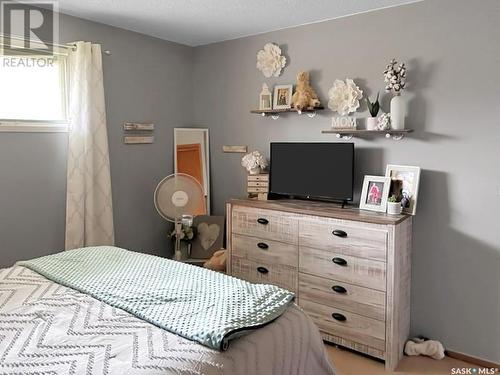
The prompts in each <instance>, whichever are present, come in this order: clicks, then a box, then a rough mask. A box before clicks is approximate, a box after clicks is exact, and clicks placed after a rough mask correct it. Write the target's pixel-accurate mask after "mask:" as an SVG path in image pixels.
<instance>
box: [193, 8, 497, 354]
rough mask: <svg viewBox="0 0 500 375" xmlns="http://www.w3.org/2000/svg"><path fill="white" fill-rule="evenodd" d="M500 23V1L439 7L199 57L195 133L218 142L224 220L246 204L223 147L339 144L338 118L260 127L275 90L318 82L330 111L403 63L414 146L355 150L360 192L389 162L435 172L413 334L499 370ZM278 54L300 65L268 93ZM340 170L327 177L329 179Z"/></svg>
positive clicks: (425, 191)
mask: <svg viewBox="0 0 500 375" xmlns="http://www.w3.org/2000/svg"><path fill="white" fill-rule="evenodd" d="M499 18H500V2H498V1H497V0H485V1H481V2H473V1H467V0H460V1H456V0H440V1H430V0H429V1H424V2H421V3H416V4H412V5H408V6H403V7H397V8H391V9H386V10H382V11H377V12H371V13H366V14H362V15H357V16H353V17H347V18H342V19H338V20H333V21H329V22H324V23H319V24H314V25H309V26H303V27H298V28H293V29H287V30H281V31H277V32H272V33H268V34H263V35H258V36H254V37H249V38H243V39H239V40H234V41H229V42H223V43H217V44H212V45H208V46H203V47H198V48H196V49H195V56H194V58H195V66H194V69H195V70H194V102H195V103H196V106H195V115H194V120H195V122H196V123H197V124H200V125H203V126H207V127H209V128H210V131H211V146H212V147H211V150H212V185H213V189H212V192H213V205H214V208H215V211H216V212H217V213H219V214H222V213H223V205H224V202H225V201H226V200H227V199H228V198H230V197H237V196H242V195H243V194H244V191H245V188H244V186H245V172H244V170H243V169H242V168H241V167H240V165H239V162H240V160H239V156H238V155H237V154H236V155H235V154H223V153H222V152H221V146H222V145H224V144H247V145H248V146H249V147H250V149H258V150H262V151H265V152H266V153H268V149H269V142H271V141H280V140H290V141H291V140H294V141H332V142H334V141H336V139H335V138H334V136H333V135H322V134H321V130H322V129H327V128H328V127H329V125H330V117H331V116H332V113H331V112H330V111H329V110H326V111H324V113H322V114H321V115H320V116H318V117H316V118H314V119H309V118H307V117H305V116H302V117H298V116H297V115H291V114H290V115H288V116H283V117H282V118H280V119H279V120H277V121H273V120H271V119H267V118H262V117H260V116H257V115H252V114H250V113H249V110H250V109H251V108H255V107H256V106H257V105H258V93H259V92H260V90H261V84H262V82H267V83H268V84H270V86H272V85H274V84H276V83H292V82H294V81H295V75H296V73H297V72H298V71H299V70H301V69H305V70H309V71H311V77H312V83H313V86H314V87H315V88H316V89H317V90H318V92H319V94H320V96H321V97H322V98H323V100H324V102H325V104H326V100H325V99H326V98H327V92H328V89H329V88H330V87H331V85H332V83H333V81H334V79H336V78H340V79H345V78H346V77H349V78H354V79H355V81H356V82H357V83H358V84H359V85H360V86H361V87H362V89H363V90H364V91H365V93H368V94H370V95H371V96H372V97H373V95H374V94H375V93H376V91H377V90H383V87H384V86H383V79H382V71H383V69H384V68H385V65H386V64H387V63H388V61H389V60H390V58H392V57H397V58H399V59H401V60H404V61H407V62H408V65H409V73H408V79H409V89H408V92H407V93H406V94H405V96H406V97H407V98H408V99H409V113H408V120H407V121H408V126H409V127H411V128H413V129H415V133H414V134H413V135H411V136H410V137H408V138H407V139H405V140H403V141H400V142H395V141H392V140H386V139H383V138H380V139H378V138H377V139H372V140H360V139H356V140H355V146H356V152H357V160H356V162H357V165H356V171H357V178H356V188H357V190H358V191H359V190H360V187H361V182H362V178H363V175H364V174H383V173H384V171H385V165H386V164H387V163H398V164H408V165H419V166H421V167H422V168H423V174H422V176H421V188H420V199H419V204H418V214H417V216H416V218H415V228H414V234H415V239H414V255H413V289H412V333H413V334H424V335H428V336H430V337H434V338H437V339H440V340H442V341H443V342H444V343H445V344H446V346H447V347H448V348H450V349H454V350H458V351H462V352H466V353H469V354H472V355H476V356H479V357H483V358H486V359H490V360H495V361H497V362H498V361H500V321H499V317H500V230H499V224H498V223H499V220H498V212H500V197H499V186H500V172H499V169H498V165H497V163H498V161H499V160H500V151H499V141H500V127H499V126H498V119H497V117H498V116H497V114H496V108H498V103H500V90H499V88H498V86H499V84H500V79H499V77H500V75H499V73H498V69H499V66H500V51H499V49H498V43H497V39H498V36H499V35H500V25H499V24H498V22H497V20H498V19H499ZM270 41H272V42H276V43H278V44H279V45H281V46H282V47H283V49H284V51H285V54H286V56H287V59H288V61H289V63H288V65H287V67H286V68H285V70H284V74H283V75H282V76H281V77H279V78H277V79H268V80H266V79H265V78H264V76H263V75H262V74H261V73H260V72H259V71H258V70H257V69H256V68H255V56H256V53H257V51H258V50H259V49H261V48H262V47H263V45H264V44H265V43H266V42H270ZM388 100H389V98H388V97H384V100H383V107H384V109H385V110H388ZM365 108H366V106H364V107H363V109H365ZM365 114H366V113H365ZM333 162H334V161H329V160H325V161H324V164H322V165H319V166H316V167H317V168H325V170H328V165H329V164H330V165H331V164H332V163H333ZM358 194H359V193H358Z"/></svg>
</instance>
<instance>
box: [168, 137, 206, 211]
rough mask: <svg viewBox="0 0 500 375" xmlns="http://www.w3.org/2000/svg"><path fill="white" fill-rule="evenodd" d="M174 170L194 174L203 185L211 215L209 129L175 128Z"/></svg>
mask: <svg viewBox="0 0 500 375" xmlns="http://www.w3.org/2000/svg"><path fill="white" fill-rule="evenodd" d="M174 171H175V173H185V174H188V175H190V176H193V177H194V178H195V179H196V180H198V182H199V183H200V185H201V186H202V187H203V191H204V193H205V203H206V204H205V206H206V211H201V210H200V212H199V213H197V215H210V150H209V139H208V129H200V128H174Z"/></svg>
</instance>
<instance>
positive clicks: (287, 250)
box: [231, 234, 299, 269]
mask: <svg viewBox="0 0 500 375" xmlns="http://www.w3.org/2000/svg"><path fill="white" fill-rule="evenodd" d="M231 254H233V255H234V256H237V257H240V258H244V259H249V260H253V261H254V262H267V263H270V264H282V265H286V266H290V267H294V268H295V269H297V267H298V265H299V249H298V246H297V245H292V244H288V243H284V242H277V241H272V240H266V239H261V238H256V237H249V236H242V235H241V234H233V236H232V241H231Z"/></svg>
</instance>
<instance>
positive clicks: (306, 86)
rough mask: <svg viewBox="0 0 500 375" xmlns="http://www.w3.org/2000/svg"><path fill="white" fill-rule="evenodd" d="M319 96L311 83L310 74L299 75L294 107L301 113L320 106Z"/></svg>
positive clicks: (302, 73) (293, 99) (293, 100)
mask: <svg viewBox="0 0 500 375" xmlns="http://www.w3.org/2000/svg"><path fill="white" fill-rule="evenodd" d="M320 104H321V103H320V101H319V99H318V95H317V94H316V92H315V91H314V90H313V88H312V87H311V84H310V83H309V73H308V72H300V73H299V74H298V75H297V86H296V88H295V94H293V97H292V106H293V107H294V108H296V109H297V110H299V111H302V110H303V109H313V108H315V107H319V106H320Z"/></svg>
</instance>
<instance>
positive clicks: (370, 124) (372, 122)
mask: <svg viewBox="0 0 500 375" xmlns="http://www.w3.org/2000/svg"><path fill="white" fill-rule="evenodd" d="M377 123H378V118H377V117H368V118H367V119H366V130H377Z"/></svg>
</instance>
